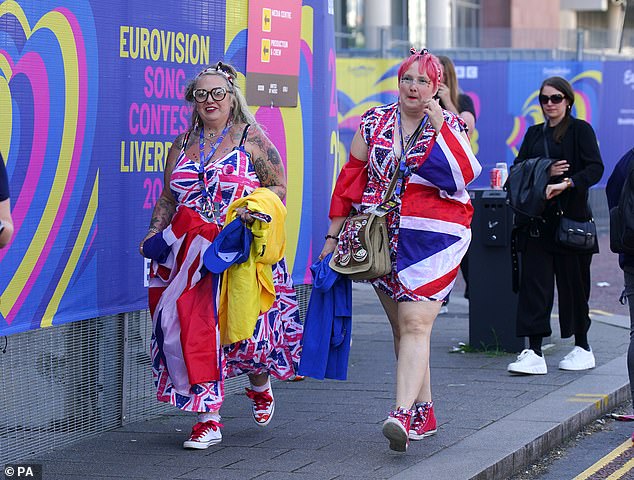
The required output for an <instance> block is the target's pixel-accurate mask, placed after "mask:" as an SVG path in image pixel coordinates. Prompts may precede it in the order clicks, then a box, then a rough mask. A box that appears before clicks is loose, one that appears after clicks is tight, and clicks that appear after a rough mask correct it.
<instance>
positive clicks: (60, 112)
mask: <svg viewBox="0 0 634 480" xmlns="http://www.w3.org/2000/svg"><path fill="white" fill-rule="evenodd" d="M0 19H1V20H2V23H1V25H2V27H0V28H2V29H3V30H4V28H5V27H6V34H7V35H8V37H7V38H8V40H7V41H3V49H1V50H0V109H1V111H2V112H3V117H4V116H5V115H6V117H5V118H10V122H9V127H8V132H7V134H6V135H4V136H3V137H2V138H0V150H1V151H2V152H3V153H4V154H5V157H6V160H7V167H8V171H9V174H10V178H11V192H12V198H11V203H12V216H13V219H14V223H15V233H14V243H15V244H16V245H21V246H22V249H19V248H14V249H5V250H0V262H1V263H2V270H3V279H2V280H0V294H1V295H2V305H1V306H0V311H1V313H2V315H3V316H4V319H5V321H6V323H7V324H8V325H9V326H11V330H12V331H13V330H15V331H22V330H27V329H29V328H33V326H34V324H35V326H39V325H41V326H47V325H51V324H52V321H53V318H54V315H55V313H56V312H57V309H58V307H59V304H60V302H61V299H62V297H63V294H64V291H65V290H66V288H67V287H68V285H69V282H70V280H71V277H72V276H73V273H74V271H75V270H76V268H77V266H78V265H79V264H80V262H81V259H82V257H83V256H84V255H85V253H86V250H87V245H88V246H89V245H90V243H91V240H90V238H91V236H93V237H94V233H95V231H96V225H95V217H96V208H97V199H98V196H97V192H98V189H97V185H98V172H97V170H96V169H95V168H91V167H90V163H91V149H92V145H91V142H92V138H93V130H94V120H90V121H88V122H87V118H89V117H88V108H89V107H88V91H89V87H90V89H91V90H92V89H93V88H94V89H96V79H97V75H96V72H90V75H89V65H88V63H87V58H88V57H87V52H86V48H87V46H86V44H85V42H84V33H83V32H82V26H81V25H80V24H79V22H78V20H77V17H76V16H75V15H74V14H73V12H71V11H70V10H68V9H67V8H57V9H54V10H51V11H49V12H46V13H45V14H44V15H42V16H41V17H40V18H39V19H37V21H35V22H30V21H29V19H28V18H27V15H26V13H25V12H24V10H23V9H22V7H21V6H20V5H19V4H18V3H17V2H15V1H14V0H7V1H5V2H3V3H2V4H0ZM31 24H34V26H33V27H32V28H31ZM92 48H94V49H95V50H96V45H95V46H93V47H92ZM90 53H91V55H94V56H95V57H96V52H90ZM95 65H96V63H95ZM93 75H94V76H93ZM89 78H90V79H91V80H89ZM93 79H94V80H93ZM91 82H92V83H94V85H93V84H92V83H91ZM91 108H92V107H91ZM5 112H7V113H6V114H5ZM86 189H87V190H88V191H89V192H92V193H91V194H90V195H89V196H88V195H85V194H83V192H84V191H85V190H86ZM17 239H20V240H22V241H20V242H17V241H16V240H17ZM24 239H28V241H24ZM9 252H10V254H9V255H8V253H9ZM0 320H1V319H0ZM14 322H15V324H14ZM0 327H2V325H0Z"/></svg>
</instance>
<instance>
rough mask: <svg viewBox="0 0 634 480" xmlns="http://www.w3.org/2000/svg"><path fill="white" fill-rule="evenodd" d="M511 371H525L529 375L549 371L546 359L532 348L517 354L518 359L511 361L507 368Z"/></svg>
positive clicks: (542, 373) (543, 373)
mask: <svg viewBox="0 0 634 480" xmlns="http://www.w3.org/2000/svg"><path fill="white" fill-rule="evenodd" d="M506 369H507V370H508V371H509V372H511V373H525V374H528V375H545V374H546V373H548V369H547V368H546V359H545V358H544V357H543V356H542V357H540V356H539V355H537V354H536V353H535V352H533V351H532V350H531V349H529V348H526V349H524V350H522V353H520V354H519V355H518V356H517V361H515V362H513V363H509V366H508V367H507V368H506Z"/></svg>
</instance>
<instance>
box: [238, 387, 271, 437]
mask: <svg viewBox="0 0 634 480" xmlns="http://www.w3.org/2000/svg"><path fill="white" fill-rule="evenodd" d="M245 390H246V391H247V397H249V398H250V399H251V401H252V402H253V406H252V408H253V420H255V423H257V424H258V425H260V426H261V427H265V426H266V425H268V424H269V422H270V421H271V419H272V418H273V413H274V412H275V399H274V398H273V391H272V390H271V388H270V387H269V388H267V389H266V391H264V392H256V391H255V390H251V389H250V388H245Z"/></svg>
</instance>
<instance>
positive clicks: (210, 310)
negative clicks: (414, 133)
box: [149, 206, 220, 392]
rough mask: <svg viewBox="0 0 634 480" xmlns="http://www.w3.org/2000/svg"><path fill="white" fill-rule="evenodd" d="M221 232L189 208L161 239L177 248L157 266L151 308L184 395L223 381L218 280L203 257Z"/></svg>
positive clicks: (162, 351) (162, 349) (161, 349)
mask: <svg viewBox="0 0 634 480" xmlns="http://www.w3.org/2000/svg"><path fill="white" fill-rule="evenodd" d="M219 231H220V229H219V227H217V226H216V225H215V224H213V223H209V222H206V221H205V220H203V219H202V218H201V217H200V215H199V214H198V213H197V212H195V211H194V210H192V209H191V208H189V207H186V206H179V207H178V209H177V210H176V214H175V215H174V217H173V218H172V223H171V224H170V225H169V226H168V227H167V228H166V229H165V230H163V231H162V232H160V233H158V234H157V235H162V236H163V239H162V240H163V241H164V242H165V243H166V244H167V245H168V246H170V247H171V251H170V253H169V255H168V256H167V259H166V260H165V261H163V262H161V263H159V262H158V261H153V262H152V266H151V270H150V285H149V287H150V288H149V306H150V313H151V315H152V330H153V333H154V335H155V337H156V344H157V348H158V355H156V357H155V361H159V360H161V359H162V360H163V362H164V363H165V365H166V366H167V370H168V371H169V376H170V378H171V380H172V382H173V384H174V387H175V388H176V391H179V392H189V390H190V386H191V385H194V384H198V383H205V382H209V381H213V380H218V379H219V378H220V356H219V355H220V352H219V345H220V339H219V334H218V328H217V323H218V314H217V308H216V305H217V295H218V283H219V282H218V278H219V277H218V276H217V275H214V274H212V273H210V272H206V270H205V269H204V268H203V253H204V252H205V251H206V250H207V248H208V247H209V245H210V244H211V242H212V241H213V240H214V238H216V236H217V235H218V233H219Z"/></svg>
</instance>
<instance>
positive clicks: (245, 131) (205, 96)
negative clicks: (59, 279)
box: [140, 62, 302, 449]
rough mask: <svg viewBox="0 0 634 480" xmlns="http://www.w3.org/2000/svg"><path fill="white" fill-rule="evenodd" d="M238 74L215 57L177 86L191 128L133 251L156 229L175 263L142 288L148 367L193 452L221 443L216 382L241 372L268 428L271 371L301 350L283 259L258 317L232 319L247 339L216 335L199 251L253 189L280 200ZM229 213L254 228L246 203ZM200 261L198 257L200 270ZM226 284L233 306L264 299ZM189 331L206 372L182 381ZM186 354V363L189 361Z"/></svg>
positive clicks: (274, 156)
mask: <svg viewBox="0 0 634 480" xmlns="http://www.w3.org/2000/svg"><path fill="white" fill-rule="evenodd" d="M236 78H237V72H236V70H235V69H234V68H233V67H232V66H231V65H228V64H225V63H222V62H218V63H217V64H216V65H214V66H211V67H208V68H205V69H204V70H202V71H201V72H200V73H199V74H198V75H197V76H196V77H195V78H194V79H193V80H192V81H191V82H190V83H189V85H188V86H187V88H186V89H185V100H186V101H188V102H189V103H190V104H191V105H192V106H193V112H192V121H191V127H190V129H189V130H188V131H187V132H186V133H185V134H182V135H180V136H179V137H177V138H176V140H175V141H174V144H173V146H172V148H171V149H170V151H169V155H168V159H167V163H166V166H165V173H164V178H165V183H164V188H163V192H162V193H161V196H160V198H159V200H158V202H157V204H156V206H155V208H154V211H153V213H152V219H151V222H150V227H149V232H148V234H147V236H146V237H145V239H144V240H143V242H142V243H141V247H140V250H141V254H143V255H145V254H149V249H148V252H144V248H145V246H146V245H148V242H149V241H150V240H151V239H152V238H153V237H154V236H155V235H159V234H160V235H162V236H163V238H164V239H165V241H167V240H169V237H170V236H171V237H172V238H171V240H170V241H171V244H170V245H172V247H171V248H172V250H171V253H170V257H168V258H173V259H175V260H173V262H174V265H175V266H174V267H173V269H174V270H176V272H173V271H172V273H166V272H165V266H164V265H163V264H162V263H161V262H160V261H159V262H158V264H157V262H156V261H155V262H153V263H152V272H153V275H152V276H151V279H150V282H151V283H150V287H152V286H153V285H154V283H156V285H157V288H150V293H149V296H150V311H151V313H152V322H153V334H152V341H151V351H152V369H153V376H154V381H155V384H156V386H157V398H158V400H159V401H162V402H167V403H171V404H172V405H175V406H176V407H178V408H180V409H181V410H185V411H189V412H193V413H195V414H196V415H197V420H198V422H197V423H196V424H195V425H194V427H193V429H192V432H191V435H190V437H189V438H188V439H187V440H186V441H185V442H184V444H183V446H184V448H191V449H206V448H208V447H209V446H210V445H214V444H217V443H219V442H220V441H221V440H222V434H221V432H220V427H222V424H221V423H220V407H221V405H222V403H223V401H224V380H225V379H226V378H229V377H234V376H237V375H241V374H247V375H248V376H249V382H250V387H249V388H247V389H246V393H247V396H248V397H249V398H250V399H251V401H252V414H253V419H254V421H255V422H256V424H258V425H259V426H265V425H267V424H268V423H269V422H270V421H271V419H272V417H273V413H274V411H275V400H274V398H273V392H272V389H271V383H270V380H269V375H274V376H275V377H276V378H278V379H280V380H286V379H288V378H290V377H291V376H292V375H294V374H295V373H296V370H297V367H298V364H299V353H300V348H301V347H300V342H301V334H302V325H301V323H300V321H299V310H298V304H297V298H296V294H295V290H294V288H293V285H292V281H291V277H290V274H289V272H288V270H287V267H286V263H285V260H284V259H283V258H282V260H280V261H279V262H277V263H275V264H273V265H272V283H273V285H271V287H274V292H272V293H271V292H270V291H268V290H267V295H269V297H270V296H271V295H272V297H273V300H271V301H272V302H273V303H272V306H270V308H269V309H268V310H266V311H265V312H264V313H261V314H259V316H258V313H256V314H255V315H254V318H244V319H240V320H243V321H244V322H252V324H253V325H255V328H254V329H252V330H251V332H253V333H252V336H251V338H247V339H246V340H243V341H239V342H235V343H229V344H224V343H223V341H222V337H221V335H222V329H221V327H219V322H220V317H218V316H217V315H218V312H217V311H215V310H217V308H218V307H217V305H215V301H214V300H215V299H216V298H218V296H216V295H215V288H216V285H217V284H218V283H219V281H220V279H219V277H218V275H216V274H211V273H210V272H207V271H206V270H205V268H204V267H203V266H202V257H203V255H204V253H207V250H210V249H211V247H209V245H210V242H211V241H213V239H214V238H215V237H216V236H217V235H219V233H218V232H219V230H220V228H221V226H225V228H226V225H225V223H226V222H225V220H226V218H227V217H228V212H231V208H233V207H232V206H233V205H234V204H236V203H240V202H241V201H242V200H243V199H247V198H253V197H254V196H256V195H257V196H259V198H265V199H267V201H269V202H272V201H274V202H273V203H274V204H279V205H281V206H282V208H283V204H282V203H281V200H282V199H283V198H284V197H285V195H286V177H285V172H284V166H283V164H282V160H281V158H280V155H279V153H278V151H277V149H276V148H275V146H274V145H273V144H272V143H271V141H270V140H269V138H268V137H267V136H266V135H265V133H264V131H263V130H262V129H261V128H260V127H259V126H258V125H257V124H256V121H255V118H254V117H253V115H252V114H251V113H250V112H249V109H248V107H247V104H246V100H245V98H244V96H243V94H242V93H241V91H240V89H239V88H238V85H237V82H236ZM261 187H264V188H261ZM275 202H276V203H275ZM236 212H237V213H238V216H239V218H240V219H241V220H242V222H243V223H245V224H247V225H251V226H252V225H253V224H254V216H255V215H256V214H255V212H253V211H249V210H247V209H245V208H241V209H236ZM268 213H272V212H268ZM284 213H285V209H284ZM258 221H259V220H258ZM234 222H235V220H234ZM282 222H283V220H282ZM232 223H233V222H232ZM183 224H185V226H188V225H190V224H193V225H194V226H195V229H194V233H193V234H191V235H189V231H188V235H189V236H187V237H182V236H179V235H176V234H175V232H176V231H177V230H178V229H181V230H182V228H183ZM230 225H231V223H230ZM238 225H239V224H238ZM164 232H167V236H166V235H164ZM182 238H185V240H182ZM159 240H160V239H159ZM159 243H160V242H159ZM284 244H285V239H284ZM152 245H154V243H152ZM266 246H267V247H269V248H267V252H268V251H269V250H274V249H275V248H277V246H275V245H266ZM274 247H275V248H274ZM203 250H204V252H203ZM251 251H253V250H251ZM262 254H264V250H263V249H262ZM232 256H235V255H232ZM247 256H249V253H248V251H247ZM206 258H207V256H206V255H204V259H205V266H206V265H207V262H206ZM227 258H228V257H227ZM155 260H156V259H155ZM163 260H164V261H167V260H165V258H164V259H163ZM178 262H182V264H181V263H178ZM187 262H189V263H187ZM258 270H259V269H258ZM269 271H271V270H269ZM227 274H228V273H227V272H225V273H223V275H227ZM159 277H160V278H159ZM181 277H182V278H181ZM224 278H225V277H223V282H224ZM172 280H174V281H172ZM153 282H154V283H153ZM196 282H197V283H196ZM236 283H238V282H236ZM183 284H186V285H188V286H189V285H190V284H191V288H190V289H189V290H186V291H184V292H181V290H182V285H183ZM223 285H224V283H223ZM232 285H233V284H232ZM179 288H180V289H181V290H179ZM222 290H223V289H222V288H221V289H220V295H219V297H220V299H221V300H219V304H220V305H222V298H223V297H222V295H223V292H222ZM224 290H225V292H224V293H225V294H226V295H229V296H233V298H234V299H237V300H238V302H237V303H238V307H239V308H240V307H241V305H240V303H244V304H251V303H252V300H253V299H254V298H255V300H256V304H257V306H258V307H259V305H260V303H259V299H260V298H262V297H259V296H258V297H255V295H260V293H258V292H257V291H254V290H253V286H252V282H244V283H241V284H240V285H238V286H237V287H234V288H227V289H224ZM155 291H156V292H157V293H154V292H155ZM192 292H196V294H195V295H194V294H193V293H192ZM192 296H194V298H192ZM186 297H187V298H186ZM192 304H193V305H196V306H197V308H198V309H199V310H201V311H204V312H207V313H209V314H208V315H207V314H206V315H204V316H202V317H201V315H191V316H190V315H182V316H181V314H180V313H181V311H182V308H184V307H187V306H188V305H192ZM233 304H234V305H235V304H236V302H234V303H233ZM214 311H215V312H214ZM259 311H260V309H259V308H258V309H257V312H259ZM196 313H197V312H196ZM256 317H257V318H256ZM196 320H198V322H197V323H196V325H195V326H192V324H193V323H194V322H195V321H196ZM186 327H187V328H186ZM193 328H195V329H196V331H195V332H194V335H193V336H192V337H193V338H192V342H193V343H194V344H195V345H194V346H196V345H197V346H199V347H200V346H201V345H202V347H201V348H202V349H203V351H198V355H207V356H208V357H209V359H210V361H209V362H203V365H202V366H201V370H203V371H204V372H203V373H204V375H200V374H198V372H197V376H196V377H195V378H198V377H199V376H203V377H204V378H203V380H198V381H190V378H191V375H192V372H191V370H190V365H189V364H188V365H187V370H185V369H184V368H183V367H182V359H183V358H184V357H185V353H184V352H185V349H186V348H187V349H189V348H191V347H192V345H189V344H188V343H187V342H185V341H184V340H183V338H184V337H183V336H184V335H186V332H185V330H186V329H187V330H188V331H190V330H192V329H193ZM173 332H176V334H173ZM199 333H200V334H199ZM203 334H204V335H205V336H204V337H203V336H202V335H203ZM168 336H170V337H169V341H168ZM168 350H169V351H168ZM194 360H195V359H194V358H192V359H191V363H192V364H193V363H194ZM170 362H172V363H171V364H170ZM211 363H213V366H211ZM197 365H198V364H197ZM175 366H178V368H176V367H175ZM207 367H209V368H207ZM212 367H213V368H212ZM214 369H216V370H217V372H215V373H217V375H211V374H208V373H207V372H212V373H214Z"/></svg>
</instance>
